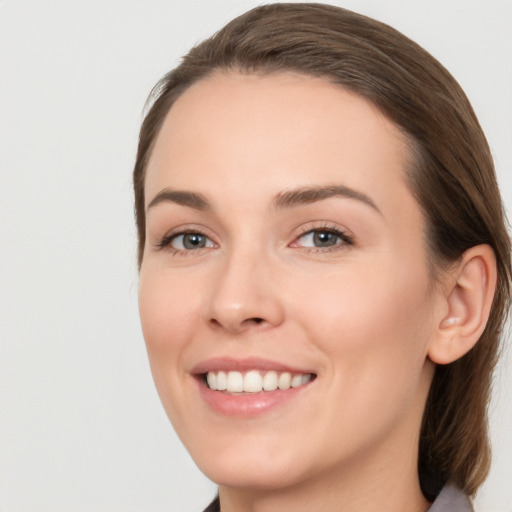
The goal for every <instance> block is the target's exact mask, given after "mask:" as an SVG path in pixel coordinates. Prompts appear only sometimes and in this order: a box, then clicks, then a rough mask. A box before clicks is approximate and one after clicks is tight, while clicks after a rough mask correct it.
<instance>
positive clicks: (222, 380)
mask: <svg viewBox="0 0 512 512" xmlns="http://www.w3.org/2000/svg"><path fill="white" fill-rule="evenodd" d="M210 373H212V372H210ZM210 373H209V374H210ZM209 374H208V375H209ZM217 389H218V390H219V391H226V389H228V376H227V375H226V372H219V373H218V374H217Z"/></svg>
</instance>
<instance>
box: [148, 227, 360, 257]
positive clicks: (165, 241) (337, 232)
mask: <svg viewBox="0 0 512 512" xmlns="http://www.w3.org/2000/svg"><path fill="white" fill-rule="evenodd" d="M314 233H317V234H318V233H327V234H329V235H334V236H335V237H337V238H339V240H340V241H339V242H337V243H336V244H334V245H332V246H326V247H305V246H301V245H299V244H298V241H299V240H300V239H302V238H304V237H305V236H306V235H311V234H314ZM186 235H198V236H201V237H204V238H205V239H207V240H209V241H210V242H211V243H212V244H214V242H212V240H211V238H210V237H209V236H208V235H206V234H205V233H204V232H203V231H201V230H198V229H187V230H183V231H179V232H177V233H170V234H166V235H165V236H164V237H162V239H161V240H160V241H159V242H158V243H156V244H155V247H156V249H157V250H159V251H160V250H163V249H167V250H168V251H169V252H170V253H171V254H173V255H189V254H190V253H193V252H195V251H199V250H200V249H209V248H211V247H198V248H197V249H188V250H187V249H177V248H175V247H173V246H172V245H171V244H172V242H173V241H174V240H176V239H177V238H178V237H180V236H186ZM351 245H354V238H353V237H352V236H351V235H348V234H347V233H346V232H345V231H343V230H341V229H339V228H337V227H335V226H329V225H325V226H321V227H311V226H307V227H304V228H303V229H302V232H301V233H300V234H299V235H298V236H297V237H296V238H295V239H294V241H293V242H292V243H291V244H290V247H299V248H300V247H302V249H304V250H306V251H307V252H315V253H322V252H332V251H339V250H343V249H346V248H347V246H351Z"/></svg>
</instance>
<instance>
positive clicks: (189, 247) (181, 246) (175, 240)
mask: <svg viewBox="0 0 512 512" xmlns="http://www.w3.org/2000/svg"><path fill="white" fill-rule="evenodd" d="M214 246H215V244H214V243H213V242H212V240H210V239H209V238H208V237H207V236H206V235H203V234H202V233H198V232H188V233H177V234H172V235H168V236H165V237H164V238H163V239H162V241H161V242H160V243H159V244H158V247H159V248H160V249H164V248H166V247H167V248H170V249H171V250H175V251H183V252H185V251H193V250H196V249H204V248H210V247H214Z"/></svg>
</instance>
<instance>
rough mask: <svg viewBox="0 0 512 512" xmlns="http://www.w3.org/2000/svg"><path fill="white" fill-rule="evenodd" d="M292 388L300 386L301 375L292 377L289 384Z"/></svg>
mask: <svg viewBox="0 0 512 512" xmlns="http://www.w3.org/2000/svg"><path fill="white" fill-rule="evenodd" d="M291 386H292V388H298V387H299V386H302V375H294V376H293V377H292V382H291Z"/></svg>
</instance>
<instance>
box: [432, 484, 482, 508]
mask: <svg viewBox="0 0 512 512" xmlns="http://www.w3.org/2000/svg"><path fill="white" fill-rule="evenodd" d="M427 512H473V507H472V506H471V503H470V501H469V499H468V497H467V496H466V495H465V494H464V493H463V492H462V491H461V490H460V489H458V488H457V487H455V486H454V485H447V486H445V487H444V488H443V490H442V491H441V492H440V493H439V496H438V497H437V498H436V501H434V503H432V506H431V507H430V508H429V509H428V510H427Z"/></svg>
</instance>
